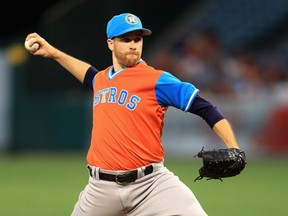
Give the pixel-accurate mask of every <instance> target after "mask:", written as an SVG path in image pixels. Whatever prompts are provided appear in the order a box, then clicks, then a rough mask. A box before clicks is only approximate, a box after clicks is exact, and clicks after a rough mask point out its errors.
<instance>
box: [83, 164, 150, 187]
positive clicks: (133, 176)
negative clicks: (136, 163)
mask: <svg viewBox="0 0 288 216" xmlns="http://www.w3.org/2000/svg"><path fill="white" fill-rule="evenodd" d="M88 170H89V174H90V176H91V177H93V174H92V168H91V167H90V166H88ZM152 172H153V166H152V165H149V166H147V167H145V168H144V170H143V173H144V176H146V175H149V174H151V173H152ZM99 179H100V180H105V181H112V182H116V183H119V184H123V183H131V182H135V181H136V180H137V179H138V170H133V171H128V172H126V173H123V174H119V175H114V174H108V173H103V172H101V171H99Z"/></svg>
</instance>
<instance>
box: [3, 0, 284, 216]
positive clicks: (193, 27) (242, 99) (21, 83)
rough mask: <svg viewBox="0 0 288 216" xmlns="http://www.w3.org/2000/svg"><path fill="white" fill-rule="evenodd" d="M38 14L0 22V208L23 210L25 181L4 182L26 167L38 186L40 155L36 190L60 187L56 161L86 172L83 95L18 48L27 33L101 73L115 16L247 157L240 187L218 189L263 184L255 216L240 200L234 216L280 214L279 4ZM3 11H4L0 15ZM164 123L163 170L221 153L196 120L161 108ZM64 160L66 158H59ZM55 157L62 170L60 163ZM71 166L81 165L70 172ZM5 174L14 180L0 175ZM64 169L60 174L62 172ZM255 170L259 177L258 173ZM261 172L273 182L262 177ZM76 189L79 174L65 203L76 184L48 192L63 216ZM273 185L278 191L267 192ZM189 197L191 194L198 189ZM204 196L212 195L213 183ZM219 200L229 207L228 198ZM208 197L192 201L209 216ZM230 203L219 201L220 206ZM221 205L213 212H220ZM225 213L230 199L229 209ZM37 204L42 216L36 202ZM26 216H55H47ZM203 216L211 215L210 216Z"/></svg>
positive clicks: (87, 118)
mask: <svg viewBox="0 0 288 216" xmlns="http://www.w3.org/2000/svg"><path fill="white" fill-rule="evenodd" d="M9 4H10V8H13V4H15V3H13V2H10V3H9ZM17 4H18V3H17ZM41 5H42V6H36V5H35V4H34V5H27V3H24V2H23V3H19V5H18V6H19V8H21V9H22V10H21V11H22V12H21V11H19V13H20V14H18V17H20V19H17V21H12V20H11V21H10V19H9V21H8V20H7V17H6V16H4V15H3V13H1V16H2V17H1V23H2V22H3V24H2V25H1V34H0V119H1V121H0V157H1V159H0V164H1V165H0V168H1V170H0V179H2V184H1V180H0V194H1V191H2V194H4V196H3V197H2V198H0V199H3V200H2V201H4V200H6V202H7V203H8V202H9V201H10V202H14V204H15V202H18V204H19V202H22V201H23V200H25V198H24V197H25V196H24V197H23V199H21V196H20V198H19V199H17V198H16V197H15V196H16V195H17V194H18V195H19V194H22V193H21V190H22V189H23V187H22V186H23V184H24V183H25V182H24V183H23V182H22V181H19V180H21V178H20V179H18V178H19V177H18V176H17V175H15V174H16V173H20V174H21V173H22V171H23V170H22V171H20V170H18V169H17V168H18V167H20V168H19V169H23V167H22V166H24V164H27V167H28V166H29V168H24V170H25V169H28V170H27V172H24V173H23V175H24V176H25V173H26V177H28V174H27V173H30V171H29V169H31V173H30V175H29V176H31V177H37V176H38V177H37V178H40V179H41V181H42V180H44V177H43V176H42V175H43V174H40V173H38V172H37V171H36V174H35V171H32V170H33V168H34V169H35V170H38V171H39V170H41V166H43V167H45V168H46V163H44V164H43V163H42V162H43V161H42V159H43V158H42V157H41V156H40V158H39V155H43V157H44V159H47V160H45V161H49V163H50V164H51V166H52V167H51V169H49V168H48V171H51V173H53V177H51V178H48V179H49V182H47V183H45V182H43V184H42V185H41V187H46V186H47V184H49V183H51V182H52V183H53V181H54V180H52V181H51V179H54V178H55V185H57V183H56V181H58V180H59V178H65V176H61V177H60V176H57V175H59V173H60V172H58V171H59V170H58V169H61V168H59V167H61V163H64V167H65V163H67V167H68V164H70V163H71V164H72V166H73V167H74V168H75V169H76V171H75V172H76V178H77V176H78V175H79V173H81V172H82V171H83V167H85V153H86V151H87V148H88V146H89V142H90V130H91V111H92V106H91V97H92V92H90V90H89V89H86V88H85V87H84V86H82V85H81V84H80V83H78V81H77V80H76V79H74V77H72V76H71V75H70V74H68V73H67V72H66V71H64V70H63V69H62V68H61V67H60V66H59V65H57V64H56V63H55V62H52V61H50V60H47V59H42V58H39V57H32V56H31V55H29V54H28V53H27V52H26V51H25V50H24V46H23V44H24V40H25V37H26V35H27V34H28V33H30V32H34V31H35V32H38V33H40V34H41V35H42V36H43V37H45V38H46V39H47V40H48V41H49V42H50V43H51V44H53V45H55V46H56V47H58V48H60V49H61V50H63V51H65V52H67V53H69V54H71V55H73V56H75V57H78V58H80V59H83V60H85V61H87V62H90V63H91V64H93V65H94V66H96V67H97V68H99V69H102V68H105V67H106V66H107V65H109V64H110V62H111V59H110V53H109V51H108V49H107V48H106V37H105V30H106V23H107V22H108V21H109V19H110V18H111V17H112V16H113V15H114V14H117V13H122V12H131V13H135V14H137V15H138V16H139V17H140V18H141V19H142V22H143V25H144V26H146V27H147V28H149V29H151V30H152V32H153V34H152V35H151V36H150V37H147V38H145V41H144V51H143V59H144V60H146V61H147V62H148V63H149V64H151V65H154V66H155V67H156V68H162V69H164V70H167V71H170V72H171V73H173V74H175V75H176V76H177V77H179V78H181V79H182V80H184V81H189V82H192V83H193V84H194V85H196V86H197V87H198V88H199V89H200V92H201V94H202V95H203V96H204V97H206V98H208V99H209V100H211V101H212V102H214V104H216V105H217V106H218V107H219V108H220V109H221V110H222V111H223V113H224V114H225V115H226V117H227V118H228V119H229V120H230V121H231V122H232V125H233V127H234V130H235V133H236V135H237V137H238V140H239V144H240V146H241V147H242V148H243V149H244V150H245V151H246V153H247V157H248V161H251V169H250V172H249V169H248V170H247V173H244V175H243V176H241V177H239V179H240V180H239V179H235V180H228V188H226V190H236V189H237V188H236V189H235V186H233V181H236V183H237V187H242V188H241V191H242V190H244V188H245V190H246V192H248V193H249V191H247V188H249V189H248V190H250V189H252V188H257V187H256V186H257V185H258V183H256V182H257V180H259V181H262V180H263V179H265V182H262V184H263V186H261V187H260V186H259V190H258V191H257V192H256V191H255V194H253V195H255V200H256V199H259V198H260V197H261V198H262V200H260V201H259V202H257V203H256V204H255V205H256V206H257V208H255V206H252V205H251V203H252V202H254V201H255V200H253V199H251V203H250V206H249V205H247V204H249V202H248V203H247V202H244V201H243V205H244V206H243V208H245V206H246V207H247V209H246V211H247V212H246V213H245V215H262V216H263V215H267V216H268V215H271V214H272V213H273V215H285V213H286V214H287V213H288V209H287V206H285V204H284V201H283V200H284V199H285V198H284V197H285V196H286V197H287V195H288V189H287V187H286V186H285V183H284V182H285V180H286V182H287V174H288V172H287V171H288V169H287V165H288V160H287V156H288V70H287V69H288V55H287V54H288V28H287V26H288V25H287V24H288V1H287V0H273V1H271V0H204V1H203V0H202V1H201V0H193V1H181V2H179V1H163V0H160V1H152V0H147V1H141V2H140V1H131V0H126V1H116V0H115V1H113V0H112V1H107V2H106V1H92V0H70V1H69V0H61V1H49V3H48V1H47V3H45V2H43V4H42V3H41ZM10 8H6V7H3V8H2V10H3V11H4V10H6V9H7V10H8V9H10ZM29 9H31V10H33V11H35V14H32V13H27V10H29ZM15 16H16V15H15ZM165 121H166V125H165V127H164V132H163V144H164V147H165V149H166V157H167V159H168V160H169V162H170V163H171V166H172V167H173V161H175V164H176V161H179V160H180V159H181V160H183V159H184V160H188V159H191V157H193V156H194V155H195V154H196V153H197V152H198V151H199V150H200V149H201V148H202V147H205V148H207V149H208V148H219V146H221V145H222V144H221V143H220V140H218V138H217V137H215V135H214V134H213V133H212V132H211V130H210V128H209V127H208V126H207V125H206V124H205V123H204V121H203V120H202V119H200V118H199V117H197V116H192V115H190V114H187V113H183V112H181V111H177V110H175V109H174V108H170V109H169V110H168V112H167V115H166V119H165ZM67 154H68V155H67ZM27 155H28V156H27ZM37 155H38V156H37ZM44 155H45V156H44ZM55 155H56V156H55ZM57 155H61V156H60V157H59V158H61V159H59V158H58V157H57ZM65 155H67V157H64V156H65ZM55 157H56V158H55ZM71 157H72V159H71ZM31 158H32V162H31V161H30V160H31ZM33 158H34V160H33ZM65 158H66V159H67V160H68V161H69V162H67V161H65ZM27 159H28V160H27ZM75 160H76V161H75ZM77 160H79V162H80V165H76V164H77ZM55 161H57V163H56V162H55ZM258 161H261V163H260V162H258ZM277 162H279V163H277ZM37 163H39V164H38V165H37ZM40 164H41V166H40ZM188 164H189V165H190V164H192V163H190V162H188ZM196 164H197V162H196ZM279 164H281V169H276V167H278V168H279ZM189 165H188V166H189ZM197 165H199V164H197ZM252 165H254V166H252ZM8 166H9V168H11V169H15V170H14V171H12V170H9V168H8ZM182 166H183V164H182ZM191 166H193V168H195V170H194V171H195V172H194V174H195V175H196V174H197V173H196V172H197V167H198V166H195V165H191ZM55 167H58V169H57V170H56V172H55V170H54V171H53V168H54V169H55ZM64 167H63V169H65V170H66V169H69V168H67V167H65V168H64ZM175 167H176V165H175ZM264 167H265V168H267V167H268V168H270V169H268V170H266V169H264ZM70 169H72V168H70ZM181 169H182V170H183V169H184V168H181V166H180V167H179V168H175V172H179V175H183V174H181V173H182V172H181ZM257 171H259V173H258V174H257ZM261 171H262V173H261ZM273 171H274V173H273ZM72 172H73V171H72V170H71V173H72ZM84 172H85V170H84ZM33 173H34V174H35V176H33ZM37 173H38V174H37ZM194 174H192V177H194ZM245 174H246V176H245ZM268 174H273V179H272V176H269V175H268ZM46 175H47V173H46ZM261 175H262V176H261ZM41 176H42V177H43V179H42V178H41ZM66 177H67V178H68V177H69V175H67V176H66ZM192 177H191V176H190V177H184V176H183V178H187V182H188V181H191V182H192ZM12 178H13V179H14V178H16V179H14V180H15V182H14V181H11V180H12ZM73 178H75V176H73ZM241 178H243V179H242V183H243V182H244V183H243V184H244V186H243V185H242V183H241ZM280 178H281V179H282V180H283V181H281V180H280ZM45 179H46V177H45ZM34 181H36V179H35V180H34ZM75 181H77V180H75ZM85 181H86V173H84V175H83V179H79V178H78V182H77V184H78V187H79V188H76V190H75V194H74V197H72V198H73V200H72V198H71V197H70V196H69V194H67V193H69V191H70V192H71V190H74V189H75V188H72V189H71V187H74V186H75V185H73V186H72V184H73V183H75V182H73V183H68V182H67V181H66V182H63V183H62V184H61V187H62V189H63V188H65V187H66V189H67V192H65V191H64V190H62V191H61V189H59V188H58V191H61V192H62V193H64V194H65V193H66V194H65V198H66V197H67V198H68V197H69V198H70V200H71V203H72V204H71V203H68V204H67V205H68V207H69V209H68V212H69V211H70V208H71V206H72V205H73V204H74V201H75V199H76V197H77V196H78V192H79V191H80V189H81V188H82V185H84V184H85ZM266 181H267V182H266ZM9 183H10V184H11V185H9ZM275 183H276V185H277V188H274V186H275ZM12 184H13V185H12ZM17 184H18V187H16V189H17V193H16V192H14V193H12V194H13V196H12V197H11V198H10V199H9V198H7V196H8V195H11V190H12V189H13V188H14V189H15V187H14V186H15V185H17ZM75 184H76V183H75ZM201 184H202V183H201ZM201 184H200V183H199V185H200V186H199V187H200V189H199V196H200V199H202V197H201V194H202V191H203V190H204V191H206V190H207V188H206V187H207V185H208V182H207V184H206V182H205V186H204V184H203V185H202V186H201ZM209 184H210V183H209ZM216 184H217V183H216ZM251 184H252V185H254V186H255V187H252V186H251ZM8 185H9V186H8ZM19 185H20V186H19ZM79 185H81V186H79ZM26 186H27V185H26ZM34 186H35V185H34ZM34 186H33V185H31V187H28V186H27V187H28V188H26V189H25V190H23V194H25V193H27V191H28V192H29V190H30V192H31V190H33V187H34ZM58 186H59V185H58ZM229 186H230V188H229ZM1 187H2V188H1ZM41 187H40V186H39V187H38V190H40V191H41V190H42V189H41ZM59 187H60V186H59ZM193 187H196V188H197V185H196V186H195V185H194V186H193ZM208 187H211V188H210V189H212V190H214V193H217V192H215V183H212V186H211V185H210V186H208ZM217 187H218V188H219V189H220V188H221V190H223V188H224V186H223V185H219V184H217ZM217 187H216V188H217ZM269 187H271V190H272V188H273V189H274V190H273V192H272V191H267V188H269ZM4 189H7V193H5V192H3V191H5V190H4ZM50 189H51V188H50ZM193 190H194V189H193ZM196 190H197V189H196ZM52 191H53V192H55V190H52ZM241 191H240V192H241ZM50 192H51V191H50ZM206 192H207V191H206ZM242 192H243V191H242ZM265 192H266V193H265ZM47 193H48V191H47ZM197 193H198V191H197ZM207 193H209V191H208V192H207ZM226 193H227V197H229V194H228V192H227V191H226ZM15 194H16V195H15ZM54 195H55V194H54ZM57 195H58V194H57ZM57 195H56V197H57ZM244 195H246V196H247V195H248V194H247V193H246V194H244V193H243V194H242V195H241V194H240V195H239V196H240V197H241V199H244V198H243V197H244ZM39 196H41V195H39ZM48 196H49V195H48ZM59 196H60V195H59ZM62 196H63V194H62ZM235 196H238V195H237V194H235ZM251 196H252V194H251ZM35 197H38V195H37V194H36V195H35ZM214 197H215V199H216V200H217V199H219V198H217V197H216V196H215V195H214ZM252 197H254V196H252ZM264 197H266V199H264ZM267 197H269V198H267ZM54 198H55V197H53V195H51V197H50V199H51V200H50V201H51V202H52V200H53V199H54ZM212 198H213V197H212ZM212 198H211V197H210V199H211V200H209V201H207V204H206V203H205V200H204V197H203V202H204V205H207V208H211V212H213V209H215V208H216V206H213V207H212V206H209V204H210V203H213V202H214V203H215V201H213V200H212ZM272 198H275V199H277V201H276V200H274V202H277V203H278V206H276V207H275V206H274V207H272V206H270V201H271V202H272V201H273V199H272ZM38 199H39V197H38ZM233 199H234V198H233ZM235 199H236V198H235ZM270 199H272V200H270ZM230 201H231V200H229V198H228V200H227V201H225V202H226V203H227V202H230ZM238 201H239V200H238ZM238 201H237V202H238ZM225 202H223V203H222V204H223V208H224V206H225V205H224V203H225ZM263 202H264V204H263ZM0 203H1V202H0ZM57 203H58V202H55V203H54V204H55V206H54V207H55V208H61V205H60V206H56V204H57ZM235 203H236V202H235V200H234V201H233V203H231V206H233V205H235ZM268 203H269V204H268ZM218 204H219V203H218ZM39 205H40V210H39V212H41V204H39ZM42 205H43V203H42ZM52 205H53V204H52ZM57 205H59V203H58V204H57ZM4 206H6V207H7V206H8V204H7V205H3V206H2V207H1V204H0V215H6V216H7V215H31V214H28V213H27V214H25V213H23V214H18V213H17V214H16V213H15V212H14V213H10V214H9V211H12V212H13V211H15V209H13V210H12V209H10V208H7V209H5V208H4ZM28 206H29V204H28ZM30 206H31V204H30ZM269 206H270V207H269ZM234 207H235V206H234ZM22 208H24V206H22ZM45 208H47V206H43V207H42V210H43V211H45V210H44V209H45ZM48 208H49V207H48ZM218 208H220V207H219V205H218ZM225 208H226V206H225ZM261 208H262V209H264V210H263V211H262V212H261V211H260V210H259V209H261ZM1 209H2V214H1ZM9 209H10V210H9ZM251 209H253V210H251ZM240 210H241V209H240V207H239V211H240ZM250 210H251V211H250ZM257 210H259V211H260V212H261V214H260V213H259V212H258V213H259V214H258V213H257ZM48 212H49V211H48ZM219 212H221V209H219ZM278 212H279V214H277V213H278ZM242 213H243V212H242ZM34 215H57V214H54V213H52V211H51V212H50V213H43V214H34ZM59 215H66V213H63V214H61V213H59ZM211 215H212V216H213V215H216V216H217V215H221V213H219V214H213V213H211ZM227 215H235V216H236V215H243V214H240V213H239V214H238V213H235V212H234V213H231V214H229V211H228V213H227Z"/></svg>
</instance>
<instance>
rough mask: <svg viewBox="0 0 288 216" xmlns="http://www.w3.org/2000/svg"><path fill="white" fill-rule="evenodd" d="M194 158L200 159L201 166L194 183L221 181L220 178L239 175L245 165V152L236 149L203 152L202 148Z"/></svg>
mask: <svg viewBox="0 0 288 216" xmlns="http://www.w3.org/2000/svg"><path fill="white" fill-rule="evenodd" d="M196 156H198V157H199V158H202V162H203V165H202V167H201V168H200V169H199V176H198V177H197V178H196V179H195V180H194V182H195V181H197V180H201V179H203V178H207V179H206V180H210V179H218V180H221V181H222V178H226V177H232V176H236V175H238V174H240V173H241V171H242V170H243V169H244V168H245V165H246V156H245V152H244V151H242V150H240V149H237V148H227V149H218V150H215V149H214V150H212V151H204V148H202V150H201V151H200V152H198V154H197V155H195V157H196Z"/></svg>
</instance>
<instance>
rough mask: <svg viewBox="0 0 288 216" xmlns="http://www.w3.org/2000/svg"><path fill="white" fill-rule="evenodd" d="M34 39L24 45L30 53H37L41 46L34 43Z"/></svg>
mask: <svg viewBox="0 0 288 216" xmlns="http://www.w3.org/2000/svg"><path fill="white" fill-rule="evenodd" d="M32 40H33V38H30V39H29V40H26V41H25V43H24V46H25V48H26V49H27V50H28V51H29V52H35V51H37V50H38V49H39V47H40V45H39V43H32Z"/></svg>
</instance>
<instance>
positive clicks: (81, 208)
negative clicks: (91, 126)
mask: <svg viewBox="0 0 288 216" xmlns="http://www.w3.org/2000/svg"><path fill="white" fill-rule="evenodd" d="M152 165H153V172H152V173H150V174H148V175H145V174H144V172H143V170H144V167H140V168H138V174H137V175H138V176H137V180H136V181H135V182H131V183H119V182H118V183H117V182H113V181H106V180H100V179H99V173H100V172H104V173H108V174H115V173H116V174H121V173H123V172H121V171H108V170H106V171H105V170H100V169H99V168H98V167H93V166H89V165H88V166H87V168H89V170H90V176H89V182H88V184H87V185H86V187H85V188H84V190H83V191H82V192H81V193H80V195H79V199H78V201H77V202H76V204H75V206H74V209H73V212H72V214H71V216H207V214H206V213H205V211H204V210H203V208H202V207H201V205H200V203H199V202H198V200H197V199H196V197H195V196H194V194H193V192H192V191H191V190H190V189H189V188H188V187H187V186H186V185H185V184H184V183H183V182H181V181H180V180H179V178H178V177H177V176H176V175H174V174H173V173H172V172H171V171H169V170H168V169H167V168H166V167H165V166H164V165H163V163H153V164H152Z"/></svg>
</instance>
